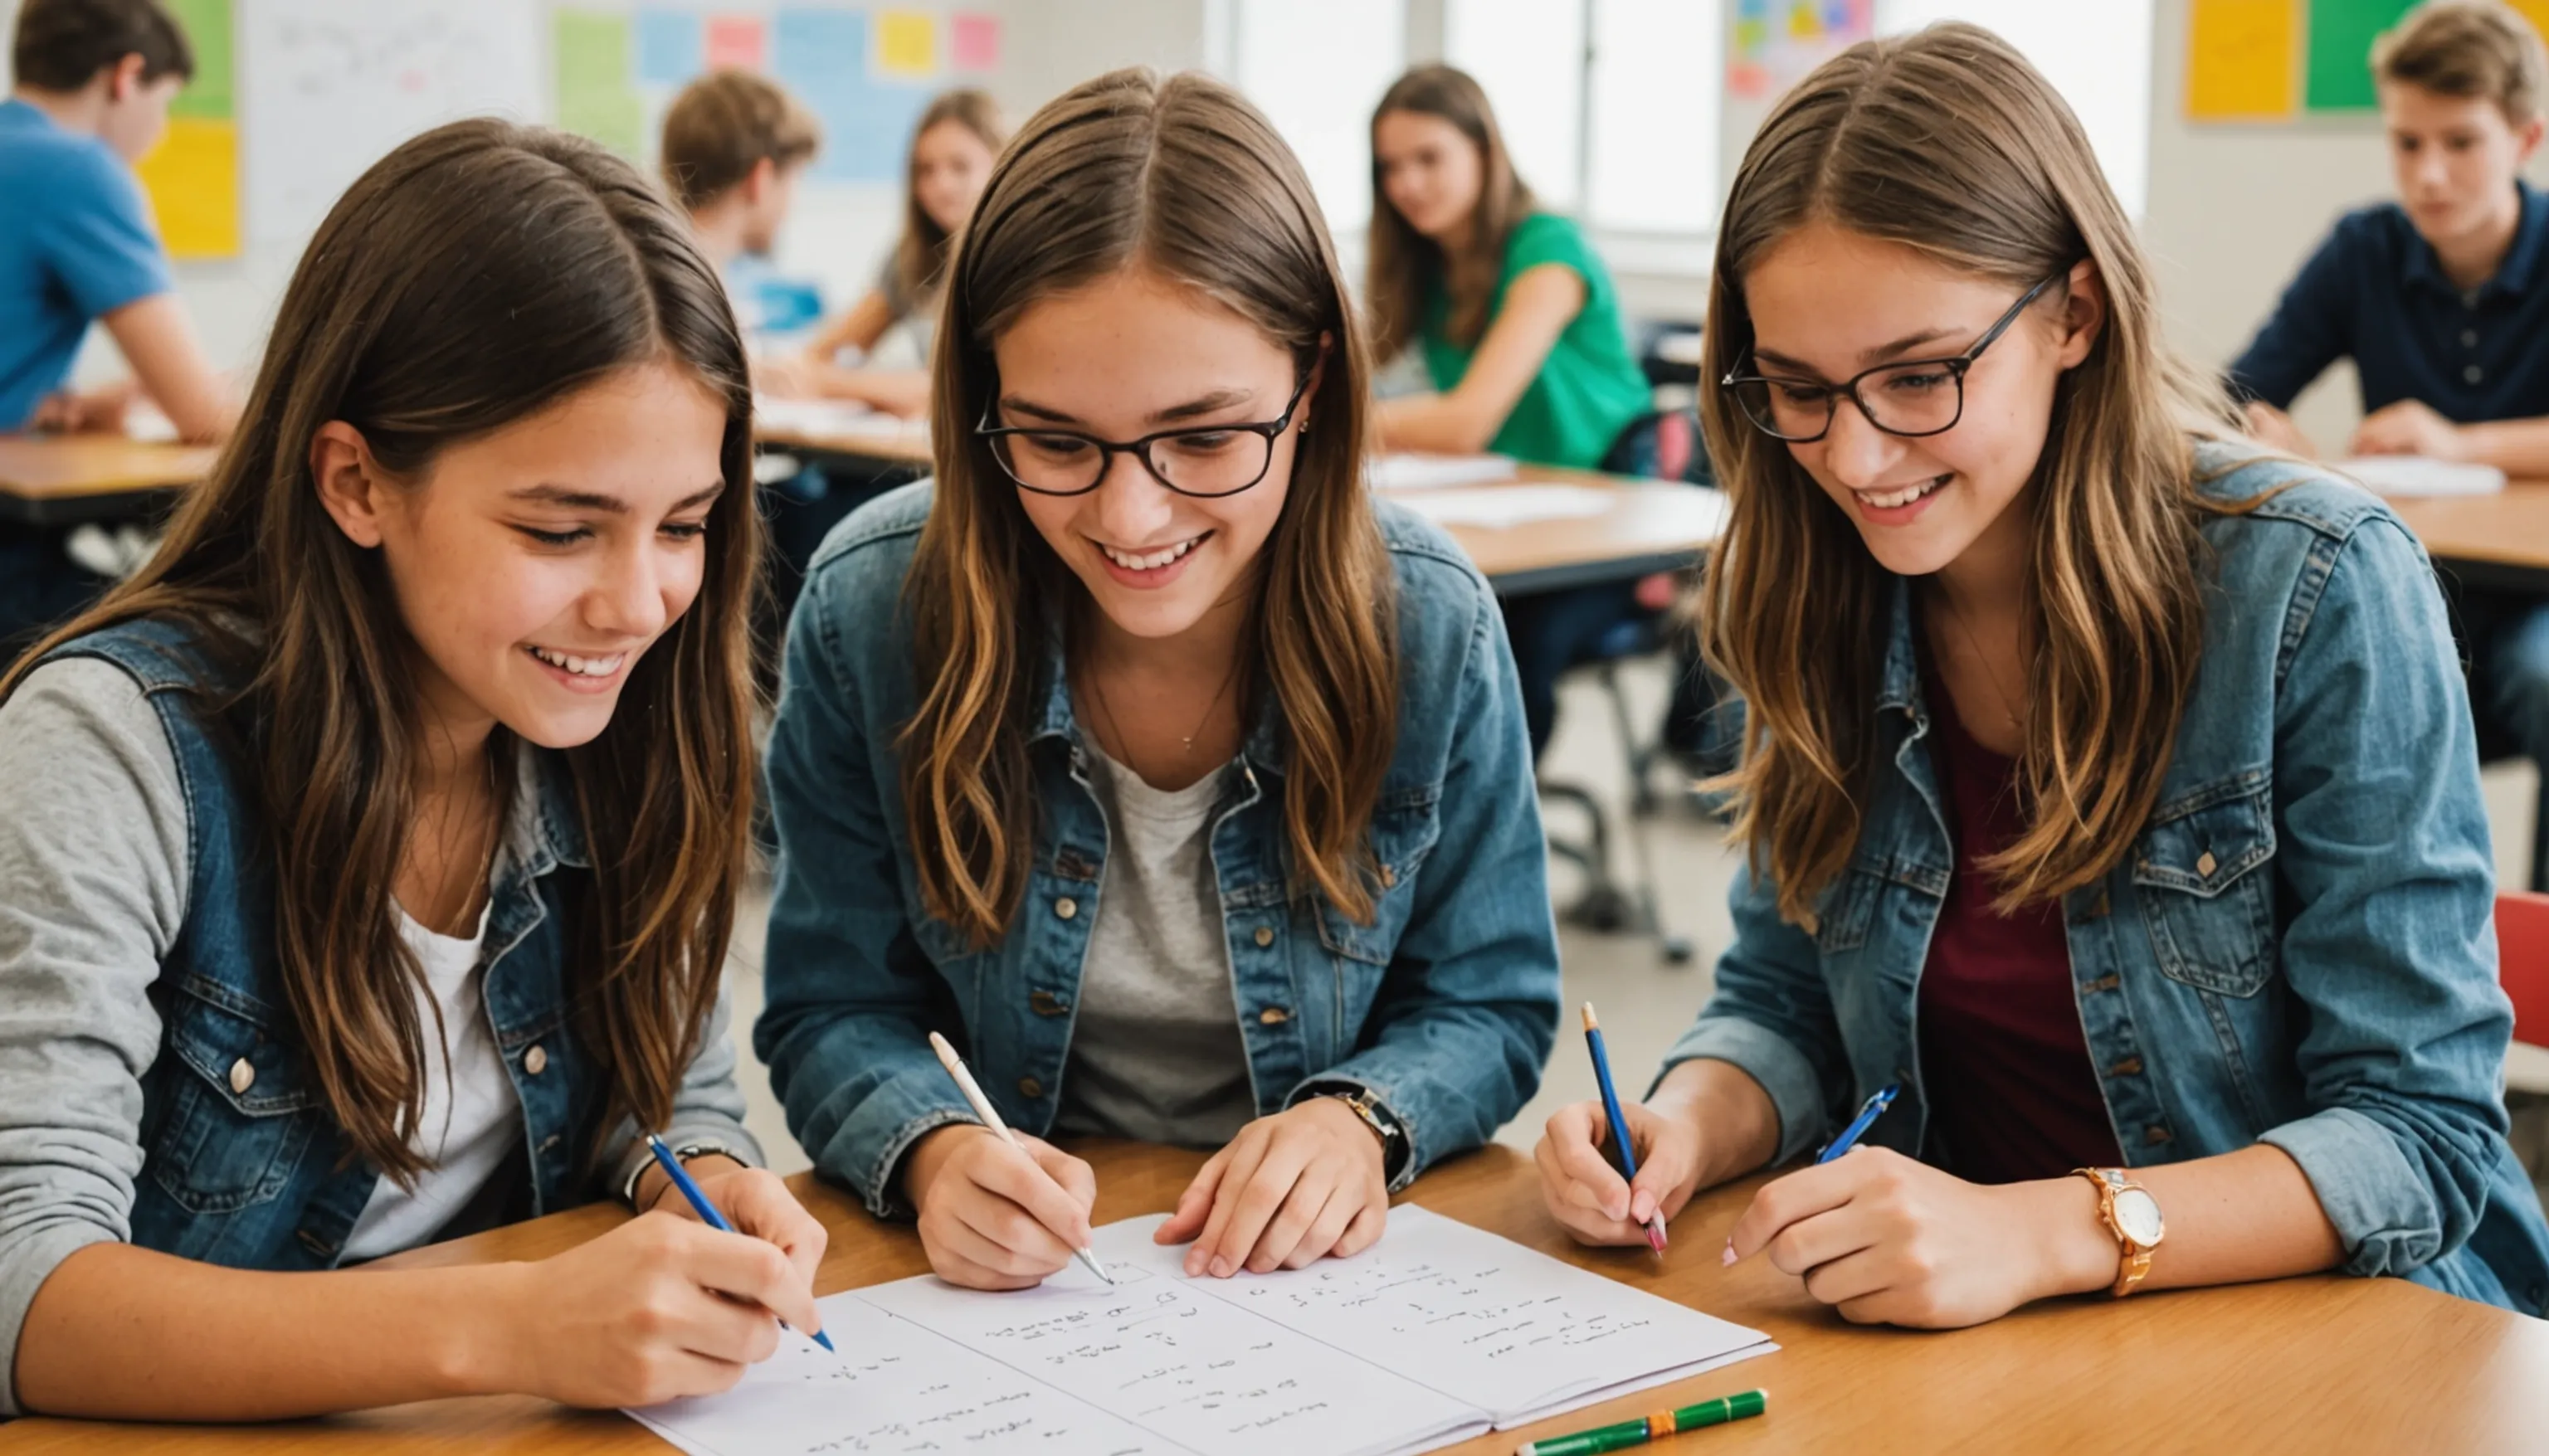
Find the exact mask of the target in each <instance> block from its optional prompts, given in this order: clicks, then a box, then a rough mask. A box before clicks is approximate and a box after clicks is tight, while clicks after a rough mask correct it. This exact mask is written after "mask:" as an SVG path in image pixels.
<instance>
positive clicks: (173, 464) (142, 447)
mask: <svg viewBox="0 0 2549 1456" xmlns="http://www.w3.org/2000/svg"><path fill="white" fill-rule="evenodd" d="M219 453H220V452H219V451H218V450H216V449H215V448H214V447H212V446H210V445H174V444H144V443H142V442H141V441H139V440H132V439H127V438H125V437H124V436H122V435H109V434H88V435H34V434H0V520H11V521H16V522H18V523H20V524H22V525H42V526H49V525H66V524H70V523H72V522H76V521H84V520H114V519H125V518H130V517H133V516H136V515H142V514H146V513H148V512H149V511H150V510H151V509H153V508H155V507H156V506H158V505H159V504H160V503H162V502H163V501H164V500H166V499H167V498H168V497H169V496H170V495H171V494H173V493H174V492H176V491H179V490H182V489H184V488H185V487H187V486H191V485H193V484H195V483H196V482H197V481H200V480H202V479H203V478H204V477H205V476H207V475H210V474H211V473H212V469H213V461H214V459H215V458H216V457H217V456H218V455H219Z"/></svg>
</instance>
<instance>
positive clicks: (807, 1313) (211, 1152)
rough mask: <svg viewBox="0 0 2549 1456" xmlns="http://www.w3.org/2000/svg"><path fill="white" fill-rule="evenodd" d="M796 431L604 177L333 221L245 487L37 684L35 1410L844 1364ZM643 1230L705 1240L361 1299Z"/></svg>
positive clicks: (15, 1219)
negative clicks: (564, 1221)
mask: <svg viewBox="0 0 2549 1456" xmlns="http://www.w3.org/2000/svg"><path fill="white" fill-rule="evenodd" d="M750 406H751V394H750V390H749V387H748V384H747V381H746V377H745V364H744V356H743V345H742V340H741V339H740V338H739V337H738V336H737V334H736V332H735V329H734V324H733V318H732V315H731V314H730V313H729V312H728V311H727V309H726V306H725V302H724V299H723V297H722V295H721V294H720V293H719V291H718V287H717V280H716V274H715V272H714V270H713V269H712V268H710V267H709V265H708V261H707V259H706V258H704V257H703V256H702V255H701V253H700V252H699V250H698V249H697V248H696V247H695V246H694V245H693V243H692V241H691V233H690V229H689V228H688V227H685V226H684V225H683V223H682V220H681V218H680V217H679V216H678V215H677V214H676V213H674V212H673V211H672V210H671V209H670V208H668V207H667V206H666V205H665V204H664V202H663V201H662V199H661V196H660V194H658V193H657V191H656V190H655V189H654V188H653V187H652V186H650V185H648V183H647V182H646V180H645V179H644V178H643V177H641V176H640V175H639V174H638V173H637V172H636V171H635V170H634V169H632V168H630V167H629V166H628V165H627V164H626V163H624V162H621V161H619V160H618V159H617V158H615V157H614V156H612V155H611V154H610V153H609V152H607V151H605V150H603V149H602V148H601V147H599V146H597V145H595V144H593V143H591V142H589V141H585V140H583V139H581V138H577V137H568V136H565V135H563V134H560V133H554V132H546V131H535V130H528V129H523V128H519V127H515V126H512V125H509V124H506V123H501V122H494V121H473V122H461V123H456V124H453V125H451V126H448V127H444V128H441V129H439V130H436V131H433V132H428V133H426V134H425V135H423V136H421V137H417V138H415V139H413V140H411V141H409V142H407V143H406V144H404V145H402V146H400V147H399V148H398V149H397V150H395V151H393V152H391V153H390V154H389V155H388V156H387V157H385V158H383V159H382V160H381V161H380V162H379V163H377V164H376V165H374V166H373V167H372V168H371V170H370V171H368V172H366V173H365V174H364V175H363V177H362V178H361V179H360V180H358V181H357V182H356V183H355V184H354V186H353V187H352V189H351V190H350V191H349V192H347V194H346V195H345V197H344V198H343V199H342V200H341V201H339V202H338V203H337V205H336V206H335V208H334V209H333V210H332V211H331V212H330V214H329V216H328V219H327V220H326V222H325V223H323V224H322V225H321V227H320V228H319V232H318V235H317V236H316V238H314V239H313V241H312V243H311V245H310V250H309V252H308V253H307V254H306V255H305V257H304V258H303V260H302V263H301V266H300V268H299V269H298V270H297V271H296V273H295V274H294V276H293V279H292V281H291V284H290V286H289V287H288V289H287V290H286V292H285V294H284V298H283V302H282V305H281V309H280V312H279V314H278V316H277V318H276V321H275V325H274V330H273V334H272V337H271V339H270V341H269V343H268V345H267V349H266V354H265V359H264V363H263V366H262V369H261V372H260V374H259V376H258V379H257V382H256V385H255V389H254V393H253V394H252V396H251V398H250V400H249V404H248V409H247V412H246V415H245V418H244V422H243V423H242V425H241V432H240V435H239V437H238V438H237V439H236V440H235V441H234V442H233V445H232V448H231V449H230V451H229V452H228V453H227V454H225V455H224V456H223V458H222V463H221V466H220V468H219V470H218V471H217V472H216V473H215V475H214V477H213V478H212V479H211V480H210V481H208V482H207V483H206V484H205V485H204V486H203V487H202V488H201V489H200V491H199V492H198V493H197V494H195V495H194V496H193V497H192V498H191V499H190V500H189V501H188V503H187V505H186V507H185V508H184V509H183V510H182V511H181V512H180V513H179V515H178V516H177V518H176V521H175V523H174V524H173V525H172V527H171V528H170V532H169V535H168V539H167V541H166V544H165V545H163V546H162V547H161V549H160V551H159V553H158V555H157V556H156V557H155V558H154V559H153V560H152V561H151V562H150V564H149V565H147V566H146V567H144V568H143V569H142V572H141V573H140V574H139V576H137V577H136V578H135V579H134V580H132V581H130V582H128V583H126V584H125V585H123V586H121V587H119V588H118V589H117V590H116V591H115V592H112V593H111V594H109V595H108V596H107V598H106V599H105V600H103V601H102V602H100V603H99V604H98V605H97V606H96V607H95V608H93V609H92V610H90V611H89V612H87V613H85V614H84V615H82V616H80V617H79V618H77V619H76V620H74V621H73V622H71V623H70V624H68V625H66V626H65V627H63V628H62V629H61V630H60V631H58V632H57V633H55V634H54V635H53V636H52V637H51V638H49V639H48V640H47V641H46V642H45V643H43V644H41V645H40V646H39V647H38V648H37V650H36V652H35V653H34V654H33V655H32V656H31V657H30V658H29V659H27V660H26V661H24V662H22V663H21V665H20V666H19V667H18V668H17V669H16V670H15V671H14V672H13V673H12V674H11V675H10V676H9V677H8V678H6V679H5V680H0V904H5V905H6V906H7V913H6V914H0V1004H5V1005H6V1006H7V1007H8V1008H9V1015H8V1017H7V1018H6V1019H5V1022H0V1358H5V1360H6V1361H7V1366H6V1368H7V1369H8V1370H9V1371H10V1372H11V1375H12V1380H11V1382H10V1384H9V1385H8V1386H7V1387H6V1391H5V1396H6V1405H5V1407H0V1410H5V1411H6V1412H7V1413H11V1414H15V1413H19V1412H22V1411H46V1412H51V1413H56V1414H66V1415H97V1416H116V1417H123V1418H139V1419H169V1420H248V1419H271V1418H279V1417H286V1416H293V1415H301V1414H307V1413H311V1412H316V1411H326V1410H343V1409H348V1408H353V1407H365V1406H377V1405H387V1404H392V1403H397V1402H405V1401H414V1400H420V1399H425V1398H428V1397H435V1396H444V1395H456V1394H463V1393H473V1392H475V1393H492V1392H527V1393H531V1394H535V1395H539V1396H543V1397H546V1398H549V1399H553V1400H558V1401H565V1402H570V1403H573V1404H578V1405H590V1406H614V1405H622V1404H631V1403H645V1402H652V1401H658V1400H664V1399H668V1398H671V1397H675V1396H680V1395H688V1394H698V1393H702V1392H708V1391H715V1390H722V1389H724V1388H726V1387H728V1386H730V1385H732V1384H733V1383H734V1382H735V1381H736V1380H737V1379H739V1378H740V1377H741V1375H742V1372H743V1368H744V1367H745V1365H747V1364H749V1363H750V1362H753V1361H755V1360H759V1359H761V1358H763V1357H765V1356H767V1355H769V1354H770V1353H771V1351H772V1350H773V1348H774V1347H775V1343H776V1341H777V1338H778V1334H777V1326H776V1323H775V1322H774V1319H773V1316H774V1315H775V1316H777V1317H779V1318H784V1319H788V1320H790V1321H792V1322H794V1323H795V1324H796V1325H797V1326H798V1327H799V1328H800V1329H811V1328H814V1327H815V1325H816V1323H817V1322H819V1318H820V1317H819V1314H818V1313H817V1312H816V1310H815V1309H814V1305H813V1298H812V1292H811V1289H810V1285H809V1281H810V1278H811V1276H812V1273H813V1269H814V1265H815V1262H816V1261H817V1260H818V1259H819V1258H820V1257H821V1254H822V1249H823V1242H824V1238H823V1229H822V1227H821V1226H820V1225H818V1224H816V1223H815V1222H814V1221H813V1220H812V1219H811V1218H810V1217H809V1216H807V1215H806V1213H805V1212H804V1211H803V1210H802V1209H801V1208H799V1207H798V1206H797V1204H796V1202H795V1200H794V1199H793V1198H791V1197H790V1195H789V1194H788V1192H787V1190H786V1189H785V1188H784V1187H783V1186H782V1185H781V1184H780V1183H779V1181H778V1180H777V1179H776V1178H774V1177H773V1176H771V1175H770V1174H769V1173H767V1172H765V1171H762V1170H760V1169H758V1168H756V1167H755V1166H753V1165H754V1164H755V1163H756V1162H757V1161H758V1154H757V1151H756V1149H755V1147H754V1144H753V1140H752V1138H751V1137H750V1135H748V1134H747V1133H746V1132H745V1131H744V1130H743V1127H742V1125H741V1121H740V1119H741V1117H742V1114H743V1098H742V1095H741V1094H740V1093H739V1092H738V1091H737V1090H736V1087H735V1082H734V1066H735V1057H734V1049H733V1047H732V1045H731V1044H730V1042H729V1040H728V1036H727V1025H726V1016H725V1012H724V1009H723V1002H722V1000H721V998H720V993H719V969H720V966H721V964H722V962H723V960H724V957H725V952H726V941H727V937H728V935H729V933H730V930H731V928H732V925H733V920H734V902H735V895H736V891H737V888H738V886H739V884H740V883H741V881H742V879H743V876H744V873H745V864H746V857H747V834H748V828H747V821H746V814H745V810H744V807H743V806H745V805H747V804H748V803H749V802H750V800H751V797H752V793H753V784H754V778H755V772H756V771H755V763H754V758H755V756H754V752H753V724H752V707H753V694H752V688H751V675H750V664H749V662H748V657H749V652H750V649H749V645H748V644H749V633H748V626H747V618H748V606H749V602H750V598H751V596H752V594H753V592H754V590H755V581H754V573H755V568H756V553H757V551H758V548H759V539H758V536H759V533H758V526H757V521H756V516H755V513H754V507H753V502H752V496H751V484H752V471H751V430H750V419H749V415H750ZM641 1130H660V1131H661V1132H662V1133H663V1134H664V1137H665V1140H666V1141H667V1142H669V1143H670V1144H671V1145H672V1146H674V1147H676V1148H679V1149H682V1150H683V1154H684V1156H685V1157H687V1158H688V1159H689V1160H690V1168H691V1171H692V1172H693V1173H694V1174H695V1175H696V1176H697V1179H698V1181H699V1182H700V1184H701V1185H702V1186H703V1187H705V1189H706V1190H707V1192H708V1196H709V1197H710V1198H711V1199H712V1200H713V1201H714V1203H715V1204H716V1205H717V1206H718V1207H719V1208H720V1209H721V1210H722V1211H723V1212H724V1214H725V1216H726V1217H727V1218H728V1219H729V1220H730V1221H731V1222H732V1223H733V1224H734V1225H735V1227H736V1228H738V1229H741V1230H743V1231H742V1232H740V1233H727V1232H719V1231H715V1230H713V1229H708V1228H707V1227H704V1226H703V1225H702V1224H701V1223H699V1222H698V1221H697V1220H696V1219H695V1218H694V1217H693V1215H692V1214H691V1212H690V1210H689V1206H688V1204H687V1203H685V1202H684V1200H683V1199H682V1198H680V1197H678V1196H676V1197H673V1198H669V1199H668V1198H666V1197H665V1196H664V1195H665V1192H666V1187H667V1183H668V1179H667V1178H666V1175H665V1174H664V1172H663V1171H662V1169H661V1168H659V1167H657V1166H655V1165H654V1164H653V1163H652V1161H651V1160H650V1159H648V1157H647V1154H646V1151H645V1149H644V1145H643V1143H642V1141H641V1140H640V1139H639V1138H637V1137H636V1136H635V1135H636V1134H637V1133H638V1132H640V1131H641ZM608 1196H617V1197H622V1198H626V1199H628V1200H630V1201H631V1202H632V1203H633V1204H634V1205H635V1206H636V1207H637V1208H638V1209H640V1210H650V1211H652V1212H649V1213H647V1214H646V1216H645V1217H642V1218H639V1219H637V1220H635V1221H633V1222H631V1223H629V1224H627V1225H625V1226H624V1227H621V1228H618V1229H614V1230H613V1231H611V1232H608V1233H605V1234H603V1235H602V1236H601V1237H600V1238H597V1239H595V1240H593V1241H592V1242H590V1243H587V1244H584V1245H583V1246H581V1247H579V1248H577V1249H574V1250H572V1251H570V1252H567V1253H564V1254H560V1255H557V1256H556V1257H553V1258H550V1259H545V1260H541V1261H538V1262H532V1263H515V1264H494V1265H483V1266H476V1267H468V1268H450V1269H434V1270H415V1271H400V1270H361V1271H351V1270H350V1266H352V1265H355V1264H359V1263H361V1262H363V1261H365V1260H369V1259H375V1258H378V1257H380V1256H382V1255H386V1254H392V1253H396V1252H399V1251H401V1250H404V1249H408V1248H413V1247H415V1246H416V1245H419V1244H422V1243H425V1242H429V1241H432V1240H435V1239H438V1238H443V1237H448V1236H452V1235H456V1234H460V1233H466V1232H471V1231H475V1230H477V1229H486V1228H490V1227H492V1226H494V1225H496V1224H499V1223H503V1222H508V1221H511V1220H516V1219H522V1218H528V1217H531V1216H534V1215H538V1214H543V1213H548V1212H552V1211H555V1210H558V1209H562V1208H567V1207H571V1206H573V1205H576V1204H580V1203H584V1202H587V1201H589V1200H592V1199H596V1198H600V1197H608ZM330 1271H341V1272H330Z"/></svg>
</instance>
